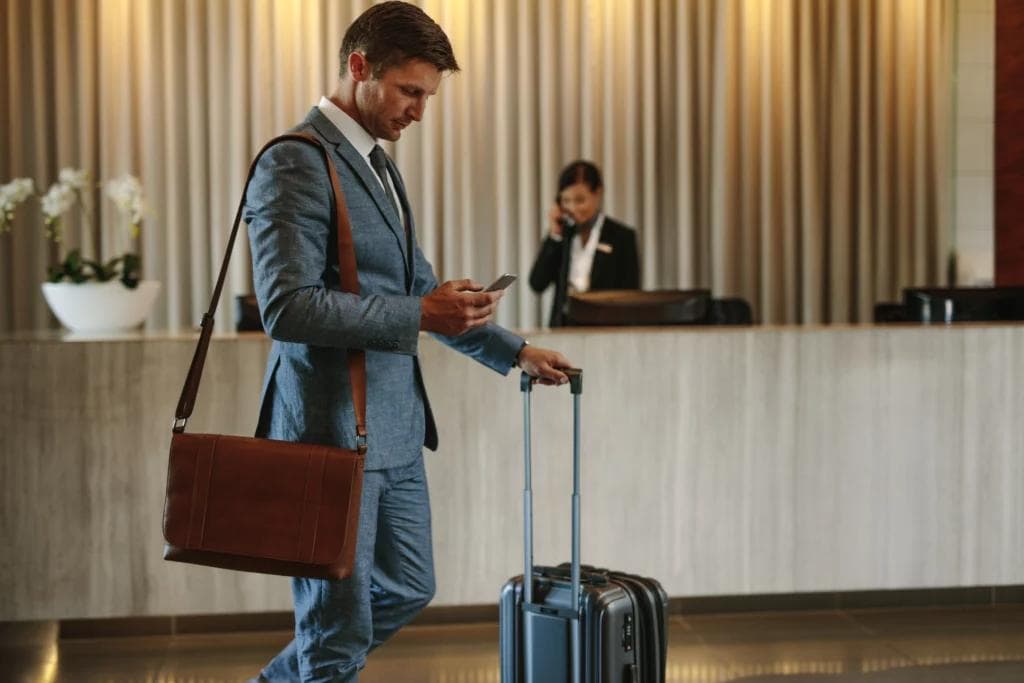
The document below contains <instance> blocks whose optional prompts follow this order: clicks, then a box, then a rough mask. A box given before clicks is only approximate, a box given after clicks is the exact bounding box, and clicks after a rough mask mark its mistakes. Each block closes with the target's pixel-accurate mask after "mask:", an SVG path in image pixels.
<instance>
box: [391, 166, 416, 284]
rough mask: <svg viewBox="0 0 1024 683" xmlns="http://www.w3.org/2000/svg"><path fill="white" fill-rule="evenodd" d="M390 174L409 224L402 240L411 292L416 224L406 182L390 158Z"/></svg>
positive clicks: (414, 266) (414, 260)
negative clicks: (407, 231)
mask: <svg viewBox="0 0 1024 683" xmlns="http://www.w3.org/2000/svg"><path fill="white" fill-rule="evenodd" d="M388 172H389V173H390V174H391V178H392V179H393V180H394V181H395V189H396V190H397V191H398V192H397V194H398V201H400V202H401V203H402V212H403V213H404V214H405V220H406V222H407V223H408V224H409V233H408V235H405V234H404V233H405V231H404V230H403V231H402V232H403V236H404V237H405V239H403V240H402V253H403V254H404V255H405V266H406V271H405V272H406V275H407V276H408V281H407V282H406V285H407V287H406V289H409V290H411V288H412V281H413V279H414V276H415V269H416V259H414V258H413V255H412V250H413V245H415V244H416V223H415V221H413V218H412V208H411V207H410V206H409V194H408V193H407V192H406V191H405V181H403V180H402V174H401V173H399V172H398V166H396V165H395V162H393V161H392V160H391V158H390V157H388Z"/></svg>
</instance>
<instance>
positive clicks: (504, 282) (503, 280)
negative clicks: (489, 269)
mask: <svg viewBox="0 0 1024 683" xmlns="http://www.w3.org/2000/svg"><path fill="white" fill-rule="evenodd" d="M517 277H518V276H517V275H512V274H511V273H505V274H504V275H502V276H501V277H499V278H498V279H497V280H495V281H494V282H492V283H491V284H489V285H487V288H486V289H484V291H485V292H496V291H498V290H499V289H505V288H506V287H508V286H509V285H510V284H512V283H513V282H515V281H516V278H517Z"/></svg>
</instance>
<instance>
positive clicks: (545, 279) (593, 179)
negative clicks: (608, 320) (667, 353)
mask: <svg viewBox="0 0 1024 683" xmlns="http://www.w3.org/2000/svg"><path fill="white" fill-rule="evenodd" d="M603 196H604V184H603V182H602V180H601V171H599V170H598V168H597V166H595V165H594V164H593V163H591V162H589V161H582V160H580V161H574V162H572V163H571V164H569V165H568V166H566V167H565V168H564V169H563V170H562V173H561V175H559V177H558V194H557V195H556V197H555V205H554V206H553V207H551V211H550V212H549V213H548V233H547V236H546V237H545V239H544V243H543V244H542V245H541V249H540V253H539V254H538V255H537V260H536V261H535V262H534V264H533V268H531V269H530V287H531V288H532V289H533V291H535V292H537V293H538V294H540V293H542V292H544V290H545V289H547V288H548V287H549V286H550V285H551V283H552V282H554V283H555V297H554V300H553V302H552V304H551V316H550V319H549V324H550V325H551V327H560V326H562V325H563V324H565V303H566V299H567V297H568V296H569V295H570V294H577V293H582V292H588V291H595V290H601V289H638V288H639V287H640V264H639V259H638V257H637V248H636V232H635V231H634V230H633V229H632V228H630V227H628V226H626V225H623V224H622V223H619V222H618V221H616V220H614V219H612V218H610V217H608V216H606V215H605V213H604V212H603V211H602V209H601V202H602V198H603Z"/></svg>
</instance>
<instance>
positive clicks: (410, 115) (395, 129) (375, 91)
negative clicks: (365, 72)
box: [356, 59, 441, 142]
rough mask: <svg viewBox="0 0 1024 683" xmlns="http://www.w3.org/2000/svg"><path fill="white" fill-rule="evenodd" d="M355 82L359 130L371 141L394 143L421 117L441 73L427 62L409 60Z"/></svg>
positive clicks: (439, 80)
mask: <svg viewBox="0 0 1024 683" xmlns="http://www.w3.org/2000/svg"><path fill="white" fill-rule="evenodd" d="M367 66H369V65H367ZM357 81H358V83H357V87H356V107H357V108H358V109H359V115H360V117H361V119H362V124H363V128H365V129H366V131H367V132H368V133H369V134H370V135H372V136H373V137H375V138H380V139H383V140H390V141H392V142H394V141H395V140H397V139H398V138H400V137H401V136H402V130H403V129H404V128H405V127H406V126H408V125H409V124H410V123H412V122H413V121H419V120H420V119H422V118H423V110H424V109H426V106H427V98H429V97H432V96H433V95H435V94H436V93H437V88H438V86H439V85H440V84H441V72H440V71H438V69H437V67H435V66H434V65H433V64H430V63H429V62H424V61H421V60H419V59H412V60H409V61H407V62H405V63H404V64H400V65H398V66H393V67H391V68H390V69H388V70H386V71H385V72H384V73H383V74H381V76H380V78H374V77H373V76H372V75H369V77H367V78H365V79H357Z"/></svg>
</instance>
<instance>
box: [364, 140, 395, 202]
mask: <svg viewBox="0 0 1024 683" xmlns="http://www.w3.org/2000/svg"><path fill="white" fill-rule="evenodd" d="M370 165H371V166H373V170H374V171H376V172H377V177H378V178H380V182H381V184H382V185H384V192H385V194H387V196H388V199H389V200H390V201H391V206H392V207H394V209H395V215H396V216H398V217H399V218H401V216H402V212H401V211H400V210H399V208H398V200H397V199H395V193H394V192H392V191H391V183H389V182H388V155H387V154H385V153H384V150H383V149H382V148H381V146H380V145H374V146H373V149H372V150H370Z"/></svg>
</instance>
